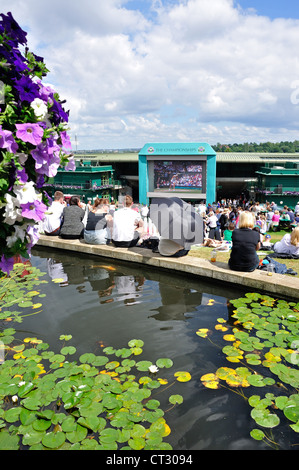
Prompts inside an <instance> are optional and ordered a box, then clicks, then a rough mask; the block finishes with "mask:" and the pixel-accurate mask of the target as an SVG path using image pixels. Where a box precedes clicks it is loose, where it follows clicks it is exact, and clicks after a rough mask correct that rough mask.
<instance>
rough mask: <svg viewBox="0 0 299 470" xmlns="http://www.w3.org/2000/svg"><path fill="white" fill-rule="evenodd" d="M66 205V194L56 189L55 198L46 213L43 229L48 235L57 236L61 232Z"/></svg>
mask: <svg viewBox="0 0 299 470" xmlns="http://www.w3.org/2000/svg"><path fill="white" fill-rule="evenodd" d="M64 207H65V202H64V195H63V193H62V192H61V191H56V192H55V194H54V200H53V202H52V204H51V206H50V207H49V209H48V210H47V212H46V213H45V219H44V221H43V229H44V232H45V234H46V235H51V236H55V235H59V234H60V227H61V223H62V213H63V209H64Z"/></svg>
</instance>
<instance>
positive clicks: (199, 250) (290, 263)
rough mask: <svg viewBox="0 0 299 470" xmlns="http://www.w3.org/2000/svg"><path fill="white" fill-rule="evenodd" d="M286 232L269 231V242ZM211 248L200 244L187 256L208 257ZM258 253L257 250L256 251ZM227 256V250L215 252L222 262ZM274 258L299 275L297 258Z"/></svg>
mask: <svg viewBox="0 0 299 470" xmlns="http://www.w3.org/2000/svg"><path fill="white" fill-rule="evenodd" d="M286 233H288V232H285V231H280V232H270V235H271V242H272V243H275V242H277V241H279V240H281V239H282V237H283V236H284V235H285V234H286ZM212 250H213V248H209V247H206V246H202V247H192V250H190V252H189V255H188V256H192V257H195V258H203V259H210V258H211V251H212ZM260 252H261V253H273V251H272V252H271V251H267V252H265V251H262V250H261V251H260ZM258 253H259V252H258ZM229 256H230V252H229V251H227V252H223V251H222V252H221V251H219V252H218V253H217V260H218V261H222V262H224V263H225V262H228V260H229ZM263 257H264V255H262V256H260V259H261V258H263ZM276 260H277V261H278V262H280V263H283V264H285V265H286V266H287V267H288V268H291V269H293V270H294V271H296V272H297V276H295V277H299V260H298V259H279V258H276Z"/></svg>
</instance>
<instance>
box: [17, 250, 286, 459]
mask: <svg viewBox="0 0 299 470" xmlns="http://www.w3.org/2000/svg"><path fill="white" fill-rule="evenodd" d="M31 261H32V265H33V266H35V267H37V268H39V269H40V270H41V271H43V272H46V273H47V274H46V275H45V276H44V277H43V279H46V280H47V281H48V282H47V283H46V284H42V285H41V286H40V290H41V291H42V292H43V293H45V294H46V297H45V298H44V299H43V308H42V311H41V312H40V313H38V314H37V315H34V316H29V317H27V318H24V321H23V323H22V324H21V325H20V326H19V327H16V329H18V330H19V334H21V335H22V336H24V335H27V336H35V337H37V338H40V339H42V340H43V341H45V342H47V343H49V345H50V348H51V350H52V351H54V352H59V350H60V348H61V342H60V341H59V337H60V335H62V334H65V335H66V334H70V335H72V341H71V343H72V345H73V346H75V347H76V350H77V353H76V354H77V355H78V356H79V355H81V354H83V353H86V352H93V353H96V354H99V353H100V351H101V348H105V347H107V346H112V347H114V348H123V347H127V344H128V342H129V341H130V340H132V339H141V340H142V341H144V346H143V354H142V358H143V359H144V360H150V361H152V362H153V363H154V362H155V361H156V360H157V359H158V358H161V357H162V358H163V357H167V358H170V359H171V360H172V361H173V363H174V368H175V370H176V371H178V370H179V371H188V372H189V373H190V374H191V377H192V379H191V380H190V381H189V382H186V383H179V382H176V383H174V385H173V386H172V388H171V393H178V394H181V395H182V396H183V398H184V401H183V403H182V404H180V405H179V406H177V407H175V408H174V409H173V410H171V411H169V412H167V413H166V416H165V419H166V420H167V423H168V425H169V427H170V429H171V433H170V435H169V436H168V437H167V439H166V440H167V442H169V443H170V444H171V446H172V447H173V449H174V450H177V451H179V450H181V451H183V450H189V451H192V450H254V449H265V450H267V449H269V447H267V445H266V444H265V443H264V442H262V441H255V440H253V439H252V438H251V437H250V430H251V429H253V428H254V427H255V423H254V422H253V420H252V418H251V416H250V407H249V406H248V403H247V402H246V401H245V400H244V399H242V398H241V397H240V396H238V395H237V394H235V393H233V392H232V391H230V390H228V389H224V388H221V389H218V390H211V389H207V388H205V387H204V385H203V383H202V381H201V380H200V378H201V377H202V376H203V375H204V374H207V373H209V372H211V371H214V370H215V369H217V368H219V367H221V366H222V365H223V364H224V363H225V358H224V355H223V353H222V352H221V347H220V348H219V347H216V346H215V344H213V343H217V341H219V342H220V344H221V340H222V334H221V332H219V333H218V332H217V331H215V332H214V333H213V343H212V342H210V341H205V340H204V339H202V338H200V337H199V336H198V335H196V331H197V330H198V329H200V328H209V329H211V330H214V328H215V324H216V323H217V319H218V318H219V317H221V318H223V319H225V320H229V317H230V313H231V308H230V307H229V305H228V301H229V300H230V299H236V298H238V297H242V296H244V294H245V291H244V290H243V289H241V288H238V287H230V286H228V285H225V284H215V285H214V284H213V281H211V280H208V281H203V280H201V279H197V278H194V277H190V278H188V277H186V276H183V275H179V274H177V273H175V274H172V273H169V272H165V271H164V272H163V271H161V272H158V271H156V270H154V269H152V268H147V267H136V266H134V265H130V264H125V263H117V264H116V263H115V262H113V263H111V262H110V261H109V260H108V261H107V260H106V259H104V258H99V257H92V256H87V255H77V254H76V255H75V254H69V253H64V252H61V251H58V250H51V249H44V248H35V249H34V250H33V252H32V259H31ZM53 279H59V280H60V281H59V282H52V281H53ZM222 347H223V341H222ZM162 375H163V374H162ZM157 393H158V394H159V396H158V397H157V399H159V400H160V402H161V408H162V409H163V410H166V409H167V408H169V403H168V397H169V393H167V392H161V390H160V389H159V391H158V392H157ZM164 395H165V397H164ZM153 398H155V392H153ZM284 435H285V434H284ZM279 445H280V448H281V449H289V448H291V444H290V440H289V437H288V433H286V437H283V438H281V440H280V442H279Z"/></svg>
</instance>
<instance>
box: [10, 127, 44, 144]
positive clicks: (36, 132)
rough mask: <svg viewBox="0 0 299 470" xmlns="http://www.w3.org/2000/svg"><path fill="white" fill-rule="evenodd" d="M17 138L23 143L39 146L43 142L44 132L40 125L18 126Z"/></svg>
mask: <svg viewBox="0 0 299 470" xmlns="http://www.w3.org/2000/svg"><path fill="white" fill-rule="evenodd" d="M16 128H17V133H16V136H17V137H18V138H19V139H21V140H22V141H23V142H29V143H30V144H33V145H39V144H40V143H41V141H42V138H43V135H44V131H43V128H42V127H41V126H40V125H39V124H16Z"/></svg>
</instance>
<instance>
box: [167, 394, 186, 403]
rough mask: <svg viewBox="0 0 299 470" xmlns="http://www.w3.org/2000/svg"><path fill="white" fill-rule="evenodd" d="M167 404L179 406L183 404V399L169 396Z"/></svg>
mask: <svg viewBox="0 0 299 470" xmlns="http://www.w3.org/2000/svg"><path fill="white" fill-rule="evenodd" d="M169 402H170V403H172V404H173V405H176V404H178V405H180V404H181V403H183V397H182V395H171V396H170V397H169Z"/></svg>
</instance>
